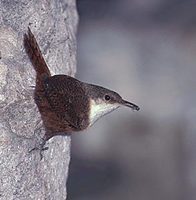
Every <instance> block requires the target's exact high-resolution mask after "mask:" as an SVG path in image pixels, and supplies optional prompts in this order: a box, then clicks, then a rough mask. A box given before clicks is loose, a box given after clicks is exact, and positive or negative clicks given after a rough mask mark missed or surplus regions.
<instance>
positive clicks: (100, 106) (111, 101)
mask: <svg viewBox="0 0 196 200" xmlns="http://www.w3.org/2000/svg"><path fill="white" fill-rule="evenodd" d="M86 87H87V88H86V91H87V95H88V97H89V99H90V100H89V103H90V106H89V108H90V109H89V121H90V125H92V124H93V123H94V122H96V121H97V120H98V119H99V118H100V117H102V116H104V115H106V114H108V113H110V112H112V111H114V110H116V109H117V108H119V107H120V106H127V107H129V108H131V109H132V110H137V111H138V110H139V109H140V108H139V107H138V106H137V105H135V104H133V103H131V102H128V101H126V100H124V99H123V98H122V97H121V96H120V95H119V94H118V93H116V92H114V91H112V90H109V89H106V88H103V87H100V86H97V85H91V84H87V86H86Z"/></svg>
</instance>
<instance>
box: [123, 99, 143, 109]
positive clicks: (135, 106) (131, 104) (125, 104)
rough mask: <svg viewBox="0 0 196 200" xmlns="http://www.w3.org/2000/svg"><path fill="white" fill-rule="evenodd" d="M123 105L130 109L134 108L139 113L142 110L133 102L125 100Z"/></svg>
mask: <svg viewBox="0 0 196 200" xmlns="http://www.w3.org/2000/svg"><path fill="white" fill-rule="evenodd" d="M123 105H124V106H127V107H129V108H132V109H133V110H137V111H138V110H139V109H140V108H139V106H137V105H135V104H133V103H131V102H128V101H125V100H123Z"/></svg>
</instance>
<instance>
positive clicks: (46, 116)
mask: <svg viewBox="0 0 196 200" xmlns="http://www.w3.org/2000/svg"><path fill="white" fill-rule="evenodd" d="M24 47H25V50H26V53H27V55H28V57H29V59H30V61H31V63H32V65H33V67H34V69H35V71H36V85H35V91H34V99H35V103H36V104H37V107H38V109H39V112H40V113H41V117H42V120H43V124H44V126H45V128H46V133H45V141H47V140H49V139H50V138H52V137H54V136H56V135H66V134H72V133H74V132H78V131H82V130H85V129H87V128H89V127H90V126H92V125H93V124H94V123H95V122H96V121H97V120H98V119H100V118H101V117H103V116H104V115H106V114H108V113H110V112H112V111H114V110H116V109H118V108H119V107H121V106H126V107H129V108H131V109H132V110H136V111H138V110H139V109H140V108H139V106H137V105H136V104H134V103H131V102H129V101H126V100H124V99H123V98H122V97H121V96H120V95H119V94H118V93H116V92H115V91H112V90H109V89H107V88H104V87H101V86H98V85H94V84H90V83H85V82H82V81H80V80H78V79H76V78H74V77H71V76H68V75H65V74H59V75H53V76H52V75H51V73H50V70H49V68H48V66H47V64H46V61H45V59H44V57H43V56H42V53H41V50H40V48H39V46H38V43H37V41H36V39H35V36H34V35H33V33H32V31H31V30H30V28H28V32H27V33H25V34H24Z"/></svg>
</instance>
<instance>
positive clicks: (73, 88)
mask: <svg viewBox="0 0 196 200" xmlns="http://www.w3.org/2000/svg"><path fill="white" fill-rule="evenodd" d="M71 79H73V78H72V77H69V76H66V75H56V76H52V77H49V78H48V79H46V81H45V95H46V98H47V100H48V102H49V104H50V106H51V108H52V110H53V111H54V112H55V113H56V115H57V117H58V118H59V119H60V120H61V121H62V122H66V123H69V124H70V126H72V127H73V128H75V129H77V130H79V129H81V128H82V127H81V126H82V125H83V123H82V120H84V117H85V116H83V115H84V113H85V109H86V105H85V104H84V103H81V102H85V99H84V98H86V97H85V95H84V90H83V88H82V87H81V85H80V82H79V81H78V82H77V80H76V79H74V81H72V80H71Z"/></svg>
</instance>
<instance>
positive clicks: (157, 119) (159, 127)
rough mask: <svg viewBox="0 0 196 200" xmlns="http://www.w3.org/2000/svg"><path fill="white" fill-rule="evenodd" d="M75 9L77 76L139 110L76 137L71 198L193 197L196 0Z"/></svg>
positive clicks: (87, 2) (128, 0)
mask: <svg viewBox="0 0 196 200" xmlns="http://www.w3.org/2000/svg"><path fill="white" fill-rule="evenodd" d="M77 4H78V12H79V16H80V23H79V29H78V68H77V70H78V71H77V78H78V79H80V80H82V81H86V82H90V83H94V84H98V85H102V86H104V87H107V88H110V89H112V90H115V91H117V92H118V93H120V94H121V95H122V96H123V97H124V98H125V99H127V100H129V101H131V102H134V103H136V104H138V105H139V106H140V107H141V110H140V111H139V112H132V111H131V110H130V109H128V108H121V109H119V110H117V111H115V112H113V113H111V114H110V115H107V116H105V117H104V118H102V119H100V120H99V121H98V122H97V123H96V124H95V125H94V126H93V127H91V128H90V129H88V130H87V131H84V132H82V133H78V134H75V135H73V137H72V160H71V165H70V175H69V180H68V197H69V198H68V199H69V200H185V199H186V200H195V199H196V144H195V143H196V92H195V90H196V78H195V77H196V1H194V0H192V1H191V0H105V1H104V0H78V1H77Z"/></svg>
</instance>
